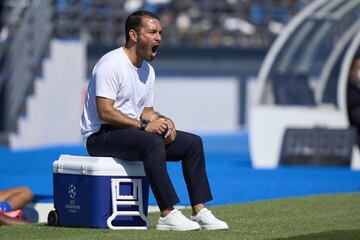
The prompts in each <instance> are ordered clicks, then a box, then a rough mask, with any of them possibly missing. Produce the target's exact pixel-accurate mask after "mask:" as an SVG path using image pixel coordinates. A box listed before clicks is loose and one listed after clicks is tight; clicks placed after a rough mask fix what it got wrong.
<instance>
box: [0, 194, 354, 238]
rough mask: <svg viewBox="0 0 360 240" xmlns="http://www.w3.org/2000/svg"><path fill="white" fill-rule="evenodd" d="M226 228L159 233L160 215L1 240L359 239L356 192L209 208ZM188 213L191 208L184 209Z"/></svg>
mask: <svg viewBox="0 0 360 240" xmlns="http://www.w3.org/2000/svg"><path fill="white" fill-rule="evenodd" d="M211 210H212V211H213V212H214V213H215V214H216V215H217V216H218V217H219V218H221V219H224V220H225V221H227V222H228V224H229V226H230V230H228V231H203V230H201V231H196V232H160V231H156V230H155V228H154V227H155V224H156V220H157V217H158V213H153V214H150V220H151V228H150V229H149V230H147V231H135V230H118V231H113V230H103V229H80V228H61V227H48V226H46V225H44V224H37V225H27V226H15V227H0V239H4V240H5V239H39V240H42V239H58V240H60V239H84V240H91V239H101V240H105V239H111V240H113V239H126V240H130V239H136V240H139V239H156V240H160V239H171V240H174V239H175V240H176V239H216V240H225V239H293V240H303V239H326V240H329V239H330V240H331V239H340V240H341V239H346V240H349V239H360V194H359V193H356V194H336V195H318V196H311V197H303V198H287V199H279V200H272V201H258V202H252V203H243V204H237V205H225V206H221V207H211ZM183 212H184V213H185V214H186V215H189V214H190V210H189V209H186V210H183Z"/></svg>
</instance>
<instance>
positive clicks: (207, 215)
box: [200, 209, 217, 220]
mask: <svg viewBox="0 0 360 240" xmlns="http://www.w3.org/2000/svg"><path fill="white" fill-rule="evenodd" d="M202 217H205V218H207V219H209V220H210V219H211V220H217V218H216V217H215V216H214V214H212V212H211V210H209V209H207V211H203V212H202V213H201V215H200V218H202Z"/></svg>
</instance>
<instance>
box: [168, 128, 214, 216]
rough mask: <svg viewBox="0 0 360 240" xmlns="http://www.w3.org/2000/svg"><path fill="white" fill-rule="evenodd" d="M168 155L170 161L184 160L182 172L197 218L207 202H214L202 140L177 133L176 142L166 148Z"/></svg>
mask: <svg viewBox="0 0 360 240" xmlns="http://www.w3.org/2000/svg"><path fill="white" fill-rule="evenodd" d="M166 154H167V159H168V160H170V161H178V160H182V161H181V164H182V170H183V174H184V178H185V182H186V186H187V189H188V192H189V198H190V203H191V206H192V208H193V215H194V216H195V215H196V214H197V213H198V212H199V211H200V210H201V209H203V208H204V207H205V205H204V203H205V202H207V201H210V200H212V195H211V190H210V186H209V181H208V177H207V174H206V168H205V156H204V149H203V143H202V140H201V138H200V137H199V136H197V135H194V134H191V133H187V132H183V131H177V134H176V138H175V140H174V141H173V142H172V143H171V144H169V145H168V146H166Z"/></svg>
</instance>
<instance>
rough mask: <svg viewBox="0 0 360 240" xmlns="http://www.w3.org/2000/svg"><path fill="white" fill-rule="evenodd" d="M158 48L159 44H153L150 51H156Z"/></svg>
mask: <svg viewBox="0 0 360 240" xmlns="http://www.w3.org/2000/svg"><path fill="white" fill-rule="evenodd" d="M158 48H159V45H155V46H153V47H152V48H151V51H152V52H153V53H156V51H157V49H158Z"/></svg>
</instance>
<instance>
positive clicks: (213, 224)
mask: <svg viewBox="0 0 360 240" xmlns="http://www.w3.org/2000/svg"><path fill="white" fill-rule="evenodd" d="M190 219H191V220H193V221H195V222H197V223H198V224H199V225H200V227H201V228H202V229H206V230H220V229H229V226H228V225H227V224H226V222H224V221H221V220H219V219H217V218H216V217H215V216H214V214H212V212H211V211H210V210H209V209H207V208H203V209H201V211H200V212H198V213H197V214H196V216H195V217H194V216H191V217H190Z"/></svg>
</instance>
